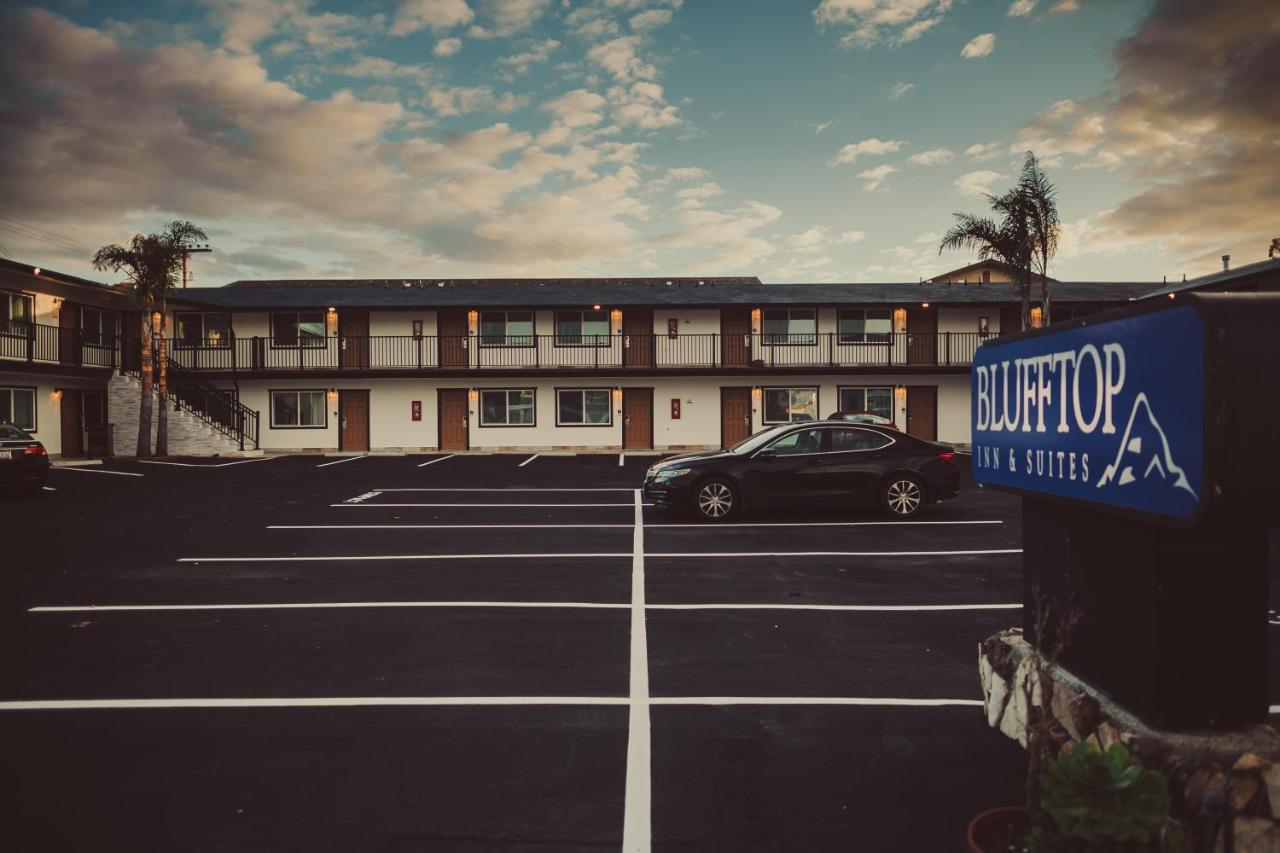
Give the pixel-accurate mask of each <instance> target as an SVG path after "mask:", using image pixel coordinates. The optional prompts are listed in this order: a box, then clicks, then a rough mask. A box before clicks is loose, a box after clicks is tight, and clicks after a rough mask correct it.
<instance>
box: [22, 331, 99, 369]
mask: <svg viewBox="0 0 1280 853" xmlns="http://www.w3.org/2000/svg"><path fill="white" fill-rule="evenodd" d="M118 342H119V337H118V336H117V335H105V334H98V333H95V332H87V331H82V330H80V329H64V328H62V327H60V326H46V325H42V324H40V323H23V322H16V321H0V366H3V365H5V364H6V363H10V362H25V363H27V364H33V365H34V364H38V365H45V366H51V367H55V366H56V367H100V368H108V369H109V368H112V367H115V366H116V365H117V364H118V361H117V359H116V352H117V346H118Z"/></svg>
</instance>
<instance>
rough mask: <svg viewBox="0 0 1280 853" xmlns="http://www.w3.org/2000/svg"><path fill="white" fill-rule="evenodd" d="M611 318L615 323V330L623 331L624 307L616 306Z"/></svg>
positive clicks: (611, 312) (610, 313)
mask: <svg viewBox="0 0 1280 853" xmlns="http://www.w3.org/2000/svg"><path fill="white" fill-rule="evenodd" d="M609 320H610V321H611V322H612V323H613V330H614V331H615V332H618V333H621V332H622V309H621V308H614V309H613V310H612V311H610V312H609Z"/></svg>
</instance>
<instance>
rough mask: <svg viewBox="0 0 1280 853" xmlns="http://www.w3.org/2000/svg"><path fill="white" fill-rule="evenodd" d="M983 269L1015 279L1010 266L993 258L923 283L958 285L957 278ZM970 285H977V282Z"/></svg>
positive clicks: (1036, 279)
mask: <svg viewBox="0 0 1280 853" xmlns="http://www.w3.org/2000/svg"><path fill="white" fill-rule="evenodd" d="M983 267H994V268H996V269H998V270H1001V271H1002V272H1004V274H1005V275H1007V276H1008V277H1009V278H1011V279H1015V278H1017V271H1016V270H1014V268H1013V267H1012V266H1011V265H1009V264H1006V263H1005V262H1004V261H999V260H996V259H995V258H987V259H986V260H985V261H975V262H973V263H971V264H969V265H968V266H963V267H960V268H959V269H954V270H951V271H950V272H944V273H942V274H941V275H935V276H934V277H933V278H929V279H925V281H928V282H932V283H934V284H943V283H947V282H952V283H956V284H960V283H961V282H957V281H956V279H957V278H968V274H969V273H971V272H977V271H979V270H981V269H982V268H983ZM1045 278H1046V277H1045V276H1042V275H1039V274H1034V275H1033V278H1032V280H1033V281H1037V282H1039V281H1043V280H1044V279H1045ZM1048 279H1049V281H1057V279H1056V278H1054V277H1053V276H1048ZM972 283H973V284H978V283H979V282H972Z"/></svg>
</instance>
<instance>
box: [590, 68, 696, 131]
mask: <svg viewBox="0 0 1280 853" xmlns="http://www.w3.org/2000/svg"><path fill="white" fill-rule="evenodd" d="M608 95H609V104H610V114H611V115H612V116H613V119H614V121H616V122H617V123H618V124H620V125H622V126H623V127H634V128H638V129H640V130H658V129H660V128H664V127H674V126H676V125H678V124H680V123H681V119H680V111H679V110H678V109H677V108H676V107H675V106H673V105H672V104H668V103H667V102H666V101H665V100H664V98H663V90H662V87H661V86H659V85H658V84H657V83H650V82H647V81H644V80H638V81H636V82H635V83H632V84H631V86H630V87H626V86H611V87H609V91H608Z"/></svg>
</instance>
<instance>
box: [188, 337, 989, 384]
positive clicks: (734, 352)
mask: <svg viewBox="0 0 1280 853" xmlns="http://www.w3.org/2000/svg"><path fill="white" fill-rule="evenodd" d="M994 337H995V336H994V335H982V334H979V333H978V332H936V333H934V332H930V333H915V332H892V333H888V332H885V333H872V334H865V335H849V334H840V333H838V332H817V333H813V332H811V333H804V334H778V333H767V334H760V333H745V334H736V335H721V334H710V333H708V334H683V335H676V336H670V335H596V336H564V335H555V334H552V335H507V336H503V337H495V336H488V335H457V336H449V335H443V336H440V335H422V336H408V335H404V336H400V335H362V336H359V337H339V336H331V337H328V338H324V339H322V340H320V341H318V342H317V343H315V344H311V345H304V346H299V345H298V342H297V338H292V339H289V340H288V341H287V342H285V341H283V340H277V339H275V338H271V337H249V338H241V337H232V338H230V339H228V340H227V341H226V343H224V344H222V345H220V346H203V347H191V346H184V345H182V344H181V343H180V342H179V341H171V342H169V352H170V354H171V355H172V357H173V360H174V361H175V363H177V364H179V365H181V366H182V367H185V368H187V369H189V370H193V371H199V372H226V373H234V374H241V373H267V372H309V371H329V372H339V373H340V372H344V371H352V372H360V371H369V370H382V371H401V370H403V371H436V370H519V369H526V368H527V369H560V368H563V369H577V370H583V369H591V370H624V369H635V368H647V369H671V370H695V369H702V370H705V369H715V368H724V367H737V368H752V367H756V368H807V367H813V368H822V367H826V368H831V367H847V368H856V367H884V368H899V367H967V366H969V365H970V364H972V363H973V357H974V353H976V352H977V349H978V347H979V346H981V345H982V343H983V341H986V340H988V339H990V338H994Z"/></svg>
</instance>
